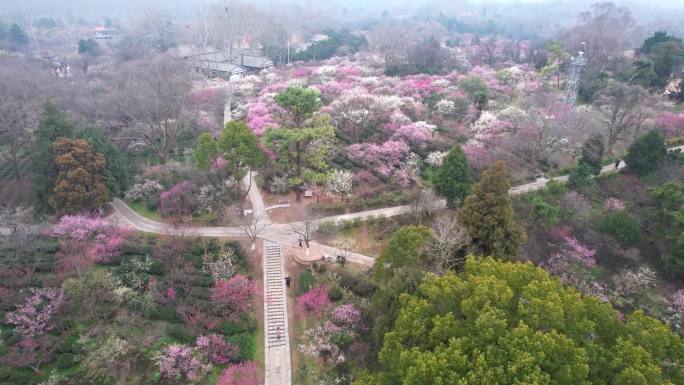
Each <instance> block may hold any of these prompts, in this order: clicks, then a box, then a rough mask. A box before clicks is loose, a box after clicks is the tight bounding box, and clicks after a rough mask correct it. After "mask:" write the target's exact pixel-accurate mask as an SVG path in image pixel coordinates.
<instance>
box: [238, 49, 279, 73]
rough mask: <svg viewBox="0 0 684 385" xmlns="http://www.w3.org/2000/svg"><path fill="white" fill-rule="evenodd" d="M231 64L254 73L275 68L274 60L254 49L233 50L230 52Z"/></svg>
mask: <svg viewBox="0 0 684 385" xmlns="http://www.w3.org/2000/svg"><path fill="white" fill-rule="evenodd" d="M230 57H231V58H230V59H231V60H230V62H231V63H233V64H236V65H239V66H242V67H244V68H245V69H247V70H249V71H253V72H258V71H261V70H263V69H266V68H269V67H273V60H271V59H270V58H268V57H266V56H264V55H262V54H261V50H259V49H254V48H233V49H231V50H230Z"/></svg>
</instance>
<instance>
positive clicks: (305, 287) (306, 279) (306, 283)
mask: <svg viewBox="0 0 684 385" xmlns="http://www.w3.org/2000/svg"><path fill="white" fill-rule="evenodd" d="M297 281H298V285H299V292H298V294H303V293H306V292H307V291H309V289H311V287H312V286H313V285H314V284H315V283H316V278H314V276H313V274H311V272H310V271H308V270H305V271H302V272H301V273H299V278H298V279H297Z"/></svg>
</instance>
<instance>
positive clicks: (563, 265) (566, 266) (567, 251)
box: [542, 236, 608, 302]
mask: <svg viewBox="0 0 684 385" xmlns="http://www.w3.org/2000/svg"><path fill="white" fill-rule="evenodd" d="M595 255H596V249H590V248H589V247H587V246H586V245H583V244H582V243H580V242H579V241H578V240H577V239H576V238H575V237H572V236H568V237H566V238H565V245H564V246H563V248H562V249H561V250H560V251H559V252H557V253H555V254H552V255H551V257H550V258H549V259H548V260H547V261H546V262H545V263H543V264H542V267H543V268H544V269H546V270H547V271H548V272H549V273H551V274H554V275H556V276H558V277H559V278H560V279H561V281H562V282H563V283H567V284H571V285H573V286H574V287H575V288H576V289H577V290H578V291H579V292H580V293H582V294H584V295H591V296H595V297H598V298H599V299H600V300H601V301H604V302H605V301H608V294H607V287H606V285H604V284H601V283H599V282H596V281H595V280H594V279H592V278H591V276H590V275H589V274H583V273H582V272H581V271H579V270H578V268H586V267H593V266H596V258H595Z"/></svg>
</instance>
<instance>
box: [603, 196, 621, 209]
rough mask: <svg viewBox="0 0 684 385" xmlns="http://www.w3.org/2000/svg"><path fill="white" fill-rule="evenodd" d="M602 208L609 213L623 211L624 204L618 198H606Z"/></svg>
mask: <svg viewBox="0 0 684 385" xmlns="http://www.w3.org/2000/svg"><path fill="white" fill-rule="evenodd" d="M603 208H604V209H605V210H606V211H609V212H617V211H622V210H624V209H625V202H624V201H622V200H620V199H618V198H613V197H611V198H608V199H606V201H605V202H603Z"/></svg>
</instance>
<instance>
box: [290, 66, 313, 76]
mask: <svg viewBox="0 0 684 385" xmlns="http://www.w3.org/2000/svg"><path fill="white" fill-rule="evenodd" d="M312 73H313V68H311V67H297V68H295V69H293V70H292V72H291V73H290V75H292V77H294V78H306V77H309V76H310V75H311V74H312Z"/></svg>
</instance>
